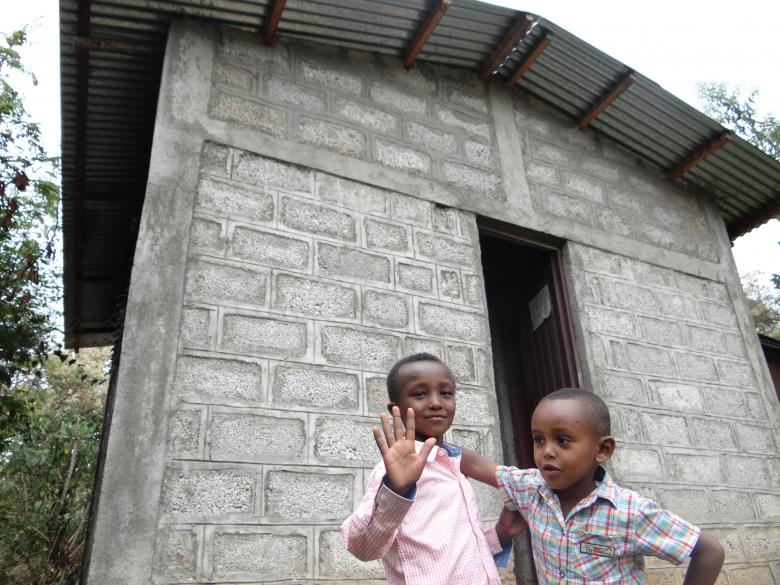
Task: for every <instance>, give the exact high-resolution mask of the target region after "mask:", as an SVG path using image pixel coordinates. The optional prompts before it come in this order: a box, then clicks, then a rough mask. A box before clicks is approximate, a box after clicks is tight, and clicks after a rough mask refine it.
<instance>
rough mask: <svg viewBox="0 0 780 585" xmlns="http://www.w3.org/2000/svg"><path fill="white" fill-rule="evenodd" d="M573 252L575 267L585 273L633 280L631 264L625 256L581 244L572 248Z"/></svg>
mask: <svg viewBox="0 0 780 585" xmlns="http://www.w3.org/2000/svg"><path fill="white" fill-rule="evenodd" d="M571 250H572V259H573V261H574V265H575V267H576V268H578V269H580V270H582V271H583V272H585V273H588V272H602V273H606V274H611V275H613V276H621V277H625V278H631V263H630V262H629V260H628V258H626V257H625V256H620V255H618V254H611V253H609V252H604V251H602V250H597V249H596V248H590V247H588V246H582V245H579V244H577V245H573V246H571Z"/></svg>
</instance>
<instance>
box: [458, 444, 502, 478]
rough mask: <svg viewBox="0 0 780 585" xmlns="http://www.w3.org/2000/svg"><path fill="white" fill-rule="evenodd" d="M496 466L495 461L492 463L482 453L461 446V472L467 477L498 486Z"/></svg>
mask: <svg viewBox="0 0 780 585" xmlns="http://www.w3.org/2000/svg"><path fill="white" fill-rule="evenodd" d="M496 467H497V466H496V464H495V463H491V462H490V461H488V460H487V459H485V458H484V457H482V455H480V454H478V453H475V452H474V451H471V450H470V449H466V448H461V456H460V472H461V473H462V474H463V475H465V476H466V477H470V478H472V479H476V480H477V481H481V482H482V483H486V484H488V485H492V486H493V487H498V482H497V481H496Z"/></svg>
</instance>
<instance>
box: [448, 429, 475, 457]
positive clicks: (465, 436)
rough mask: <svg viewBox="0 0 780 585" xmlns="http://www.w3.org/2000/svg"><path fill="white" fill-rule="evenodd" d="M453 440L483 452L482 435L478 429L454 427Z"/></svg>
mask: <svg viewBox="0 0 780 585" xmlns="http://www.w3.org/2000/svg"><path fill="white" fill-rule="evenodd" d="M452 442H453V443H455V444H456V445H457V446H459V447H465V448H466V449H470V450H472V451H474V452H475V453H482V435H480V434H479V432H478V431H469V430H466V429H455V428H453V429H452Z"/></svg>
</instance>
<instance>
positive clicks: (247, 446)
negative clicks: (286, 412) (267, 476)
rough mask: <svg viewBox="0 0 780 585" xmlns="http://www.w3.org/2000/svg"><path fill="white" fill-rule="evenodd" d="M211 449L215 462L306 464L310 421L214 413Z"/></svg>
mask: <svg viewBox="0 0 780 585" xmlns="http://www.w3.org/2000/svg"><path fill="white" fill-rule="evenodd" d="M209 448H210V454H211V459H212V460H214V461H255V462H261V463H266V462H272V461H302V460H303V459H304V458H305V456H306V453H305V449H306V421H305V420H304V419H302V418H296V417H289V416H273V415H271V414H267V415H265V414H249V413H243V412H218V413H214V415H213V416H212V418H211V425H210V428H209Z"/></svg>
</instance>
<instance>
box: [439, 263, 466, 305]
mask: <svg viewBox="0 0 780 585" xmlns="http://www.w3.org/2000/svg"><path fill="white" fill-rule="evenodd" d="M439 292H440V293H441V296H442V297H443V298H444V299H447V300H460V298H461V296H462V295H461V286H460V274H459V273H458V272H457V271H456V270H447V269H444V268H443V269H441V270H439Z"/></svg>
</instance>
